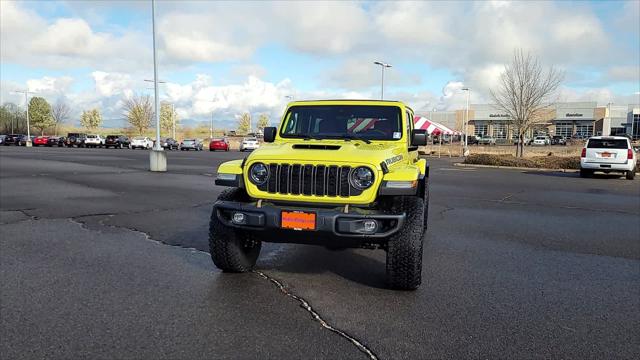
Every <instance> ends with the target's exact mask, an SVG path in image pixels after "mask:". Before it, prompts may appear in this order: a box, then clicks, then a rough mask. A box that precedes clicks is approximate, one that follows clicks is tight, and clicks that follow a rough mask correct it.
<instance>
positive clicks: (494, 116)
mask: <svg viewBox="0 0 640 360" xmlns="http://www.w3.org/2000/svg"><path fill="white" fill-rule="evenodd" d="M489 117H490V118H498V117H499V118H506V117H509V115H507V114H489Z"/></svg>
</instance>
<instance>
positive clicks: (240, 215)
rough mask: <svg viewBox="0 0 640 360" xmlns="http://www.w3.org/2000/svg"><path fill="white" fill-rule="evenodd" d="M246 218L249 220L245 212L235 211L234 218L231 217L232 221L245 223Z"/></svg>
mask: <svg viewBox="0 0 640 360" xmlns="http://www.w3.org/2000/svg"><path fill="white" fill-rule="evenodd" d="M246 220H247V217H246V216H244V214H243V213H234V214H233V218H232V219H231V221H233V223H234V224H244V223H245V221H246Z"/></svg>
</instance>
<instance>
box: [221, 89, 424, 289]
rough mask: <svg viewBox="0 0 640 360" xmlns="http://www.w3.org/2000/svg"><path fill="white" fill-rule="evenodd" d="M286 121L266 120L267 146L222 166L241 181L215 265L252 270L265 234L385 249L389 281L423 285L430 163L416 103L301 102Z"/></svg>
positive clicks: (226, 212)
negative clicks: (421, 149) (270, 123)
mask: <svg viewBox="0 0 640 360" xmlns="http://www.w3.org/2000/svg"><path fill="white" fill-rule="evenodd" d="M278 129H279V130H278ZM278 129H276V128H275V127H268V128H265V129H264V142H265V144H263V146H261V147H260V148H259V149H257V150H255V151H254V152H252V153H251V155H249V156H248V157H247V158H246V159H244V160H234V161H229V162H225V163H223V164H221V165H220V167H219V168H218V174H217V177H216V180H215V183H216V185H221V186H229V187H232V189H228V190H226V191H224V192H223V193H222V194H221V195H220V196H219V197H218V200H217V201H216V203H215V204H214V206H213V212H212V214H211V221H210V225H209V245H210V250H211V258H212V259H213V262H214V264H215V265H216V266H217V267H219V268H220V269H222V270H224V271H228V272H245V271H250V270H251V269H252V268H253V266H254V265H255V263H256V260H257V258H258V255H259V253H260V247H261V243H262V241H267V242H287V243H300V244H313V245H324V246H327V247H328V248H331V249H342V248H353V247H362V248H370V249H377V248H380V249H384V250H385V251H386V256H387V258H386V263H387V264H386V271H387V280H388V283H389V285H390V286H391V287H392V288H396V289H415V288H417V287H418V286H419V285H420V282H421V273H422V248H423V237H424V233H425V230H426V228H427V213H428V206H429V181H428V179H429V168H428V166H427V163H426V161H425V160H424V159H420V158H419V157H418V146H420V145H425V144H426V136H427V135H426V133H425V131H424V130H418V129H414V128H413V111H412V110H411V109H410V108H409V107H408V106H406V105H405V104H403V103H402V102H397V101H371V100H365V101H363V100H325V101H296V102H292V103H290V104H289V105H288V106H287V109H286V111H285V113H284V116H283V117H282V121H281V123H280V126H279V128H278Z"/></svg>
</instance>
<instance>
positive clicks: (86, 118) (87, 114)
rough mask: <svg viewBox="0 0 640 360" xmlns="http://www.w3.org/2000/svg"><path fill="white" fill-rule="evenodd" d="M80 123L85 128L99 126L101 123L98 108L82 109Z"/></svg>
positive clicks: (89, 128) (91, 128)
mask: <svg viewBox="0 0 640 360" xmlns="http://www.w3.org/2000/svg"><path fill="white" fill-rule="evenodd" d="M80 125H82V126H84V127H85V128H86V129H87V130H93V129H96V128H99V127H100V125H102V115H101V114H100V110H98V109H91V110H85V111H83V112H82V115H81V116H80Z"/></svg>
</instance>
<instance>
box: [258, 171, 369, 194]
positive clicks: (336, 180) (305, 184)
mask: <svg viewBox="0 0 640 360" xmlns="http://www.w3.org/2000/svg"><path fill="white" fill-rule="evenodd" d="M268 166H269V180H268V181H267V182H266V183H264V184H262V185H260V186H258V189H259V190H261V191H266V192H269V193H272V194H291V195H307V196H330V197H336V196H341V197H349V196H357V195H360V194H362V190H358V189H356V188H354V187H353V186H351V184H350V183H349V174H350V173H351V169H352V167H351V166H337V165H328V166H325V165H301V164H269V165H268Z"/></svg>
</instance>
